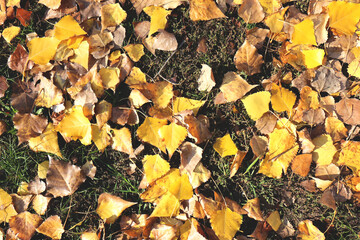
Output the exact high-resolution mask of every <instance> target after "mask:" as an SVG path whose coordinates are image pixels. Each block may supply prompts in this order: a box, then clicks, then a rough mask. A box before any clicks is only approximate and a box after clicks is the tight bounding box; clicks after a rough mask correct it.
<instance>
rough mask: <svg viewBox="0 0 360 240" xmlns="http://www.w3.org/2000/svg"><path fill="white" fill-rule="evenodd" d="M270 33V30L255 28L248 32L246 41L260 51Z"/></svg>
mask: <svg viewBox="0 0 360 240" xmlns="http://www.w3.org/2000/svg"><path fill="white" fill-rule="evenodd" d="M269 32H270V30H269V29H264V28H258V27H254V28H253V29H251V30H249V31H247V32H246V39H247V41H249V43H250V44H251V45H253V46H254V47H256V49H260V48H261V47H262V46H263V44H264V42H265V39H266V36H267V35H268V34H269Z"/></svg>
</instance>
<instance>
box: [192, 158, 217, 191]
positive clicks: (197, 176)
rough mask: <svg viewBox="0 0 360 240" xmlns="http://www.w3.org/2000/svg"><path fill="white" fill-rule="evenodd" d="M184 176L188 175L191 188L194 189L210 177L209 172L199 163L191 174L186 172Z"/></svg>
mask: <svg viewBox="0 0 360 240" xmlns="http://www.w3.org/2000/svg"><path fill="white" fill-rule="evenodd" d="M186 174H188V175H189V178H190V183H191V186H192V187H193V188H194V189H195V188H197V187H199V186H200V185H201V184H202V183H204V182H207V181H208V180H209V179H210V177H211V172H210V171H209V170H208V169H207V168H206V167H205V166H204V165H203V164H202V163H201V162H199V163H198V164H197V165H196V167H195V169H194V170H193V171H192V172H191V173H189V172H186Z"/></svg>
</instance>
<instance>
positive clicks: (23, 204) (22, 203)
mask: <svg viewBox="0 0 360 240" xmlns="http://www.w3.org/2000/svg"><path fill="white" fill-rule="evenodd" d="M11 199H12V203H13V205H14V208H15V210H16V212H18V213H21V212H24V211H27V209H28V207H29V204H30V201H31V200H32V195H25V196H19V195H17V194H16V193H13V194H11Z"/></svg>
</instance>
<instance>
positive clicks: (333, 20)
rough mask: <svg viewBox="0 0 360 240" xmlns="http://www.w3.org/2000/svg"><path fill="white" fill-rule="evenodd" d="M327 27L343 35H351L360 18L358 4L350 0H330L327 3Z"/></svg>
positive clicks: (359, 6) (359, 5)
mask: <svg viewBox="0 0 360 240" xmlns="http://www.w3.org/2000/svg"><path fill="white" fill-rule="evenodd" d="M328 10H329V16H330V18H329V27H331V28H333V29H335V30H336V31H338V32H340V33H343V34H345V35H352V34H353V33H354V32H355V30H356V29H357V27H356V24H357V23H358V22H359V20H360V16H359V15H360V4H358V3H350V2H331V3H330V4H329V5H328Z"/></svg>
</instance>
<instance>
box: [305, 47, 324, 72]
mask: <svg viewBox="0 0 360 240" xmlns="http://www.w3.org/2000/svg"><path fill="white" fill-rule="evenodd" d="M301 54H302V57H303V59H302V60H303V63H304V65H305V66H306V68H316V67H318V66H321V65H322V62H323V59H324V56H325V51H324V50H323V49H320V48H314V49H308V50H301Z"/></svg>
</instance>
